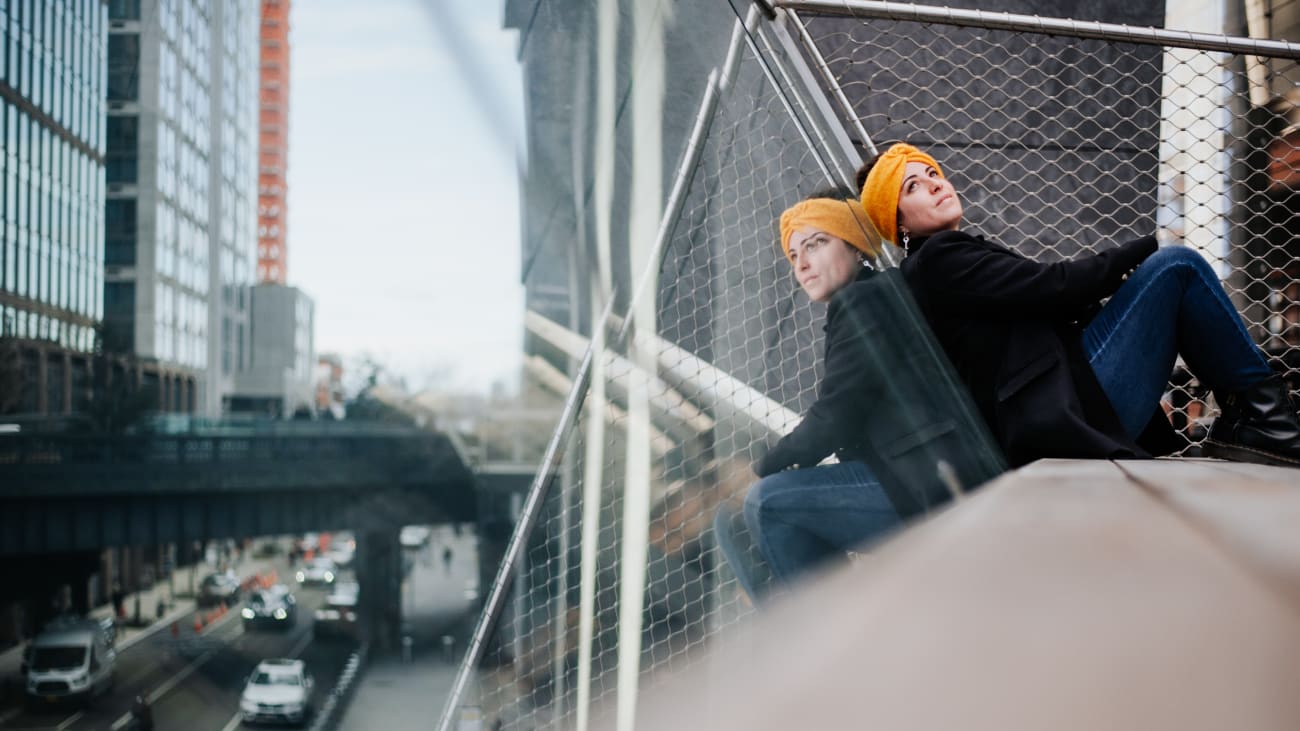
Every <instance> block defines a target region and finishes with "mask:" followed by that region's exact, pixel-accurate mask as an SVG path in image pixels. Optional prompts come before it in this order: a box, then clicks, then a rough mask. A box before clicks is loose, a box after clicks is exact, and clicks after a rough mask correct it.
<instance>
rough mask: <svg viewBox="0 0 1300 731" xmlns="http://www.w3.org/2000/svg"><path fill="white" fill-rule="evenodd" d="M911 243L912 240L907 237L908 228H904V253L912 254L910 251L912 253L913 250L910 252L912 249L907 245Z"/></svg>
mask: <svg viewBox="0 0 1300 731" xmlns="http://www.w3.org/2000/svg"><path fill="white" fill-rule="evenodd" d="M910 243H912V240H911V239H909V238H908V237H907V230H906V229H904V230H903V253H904V254H910V253H912V252H910V251H908V250H907V245H908V244H910Z"/></svg>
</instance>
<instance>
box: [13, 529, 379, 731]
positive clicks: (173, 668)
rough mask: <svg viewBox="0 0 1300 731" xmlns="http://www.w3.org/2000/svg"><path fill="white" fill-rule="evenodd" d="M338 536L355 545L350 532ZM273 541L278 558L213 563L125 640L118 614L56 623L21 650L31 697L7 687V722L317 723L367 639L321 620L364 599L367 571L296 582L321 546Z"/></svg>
mask: <svg viewBox="0 0 1300 731" xmlns="http://www.w3.org/2000/svg"><path fill="white" fill-rule="evenodd" d="M316 540H319V537H317V538H316ZM336 541H338V542H339V543H340V544H342V543H344V542H346V544H347V552H348V553H350V552H351V551H352V550H353V549H354V548H355V542H354V541H353V540H352V539H351V537H350V536H347V535H342V536H338V537H337V538H336ZM272 543H273V545H274V549H273V551H272V550H268V551H267V552H268V553H273V555H271V556H269V557H263V558H252V557H248V558H243V560H238V561H237V562H232V564H231V565H229V566H228V567H227V566H222V567H221V570H220V571H218V570H216V568H215V567H209V568H212V569H213V570H212V571H210V572H209V573H207V574H206V577H205V578H204V579H202V580H201V581H199V582H197V587H196V591H195V595H194V596H193V597H192V598H189V599H186V598H181V599H180V600H179V601H177V603H176V611H173V612H171V613H170V614H167V615H164V616H163V618H162V619H160V620H158V621H155V622H154V623H153V624H151V625H149V626H146V627H143V628H138V631H135V632H132V633H130V636H129V638H127V639H117V638H116V637H115V636H114V635H115V634H116V632H115V624H114V623H113V621H112V620H111V618H109V619H104V620H95V619H87V618H71V619H66V620H64V619H61V620H59V621H56V622H52V623H50V625H47V627H46V628H44V629H43V630H42V632H41V633H40V634H39V635H38V636H37V637H36V638H34V639H33V640H32V641H31V642H30V643H28V645H27V646H26V647H24V649H23V657H22V664H21V666H20V667H19V669H18V673H19V675H20V676H21V683H22V687H23V691H24V692H23V693H22V694H21V696H18V695H16V694H14V693H7V694H5V696H4V699H5V703H6V705H5V706H3V707H0V728H2V729H6V730H9V729H28V730H31V731H36V730H37V729H42V730H46V729H48V730H53V731H81V730H84V731H90V730H91V729H95V730H100V729H108V730H109V731H130V730H131V729H149V728H161V729H194V730H195V731H204V730H211V731H229V730H230V729H234V728H238V727H240V726H241V725H242V724H245V723H246V721H256V722H257V724H258V725H266V724H269V723H276V722H283V723H293V724H301V723H304V722H308V721H310V719H311V718H312V714H313V713H314V711H315V710H316V709H317V708H318V707H319V706H320V704H321V703H322V701H323V696H324V695H325V694H328V692H329V690H330V688H332V687H333V683H334V682H335V680H336V679H337V678H338V676H339V674H340V672H341V670H342V669H343V667H344V665H345V664H346V663H347V661H348V658H349V656H350V655H351V654H352V653H354V652H355V651H356V649H357V646H358V641H359V638H358V636H357V633H355V632H352V631H328V632H325V633H321V632H318V631H315V630H316V628H315V627H314V624H315V621H316V620H317V619H318V618H319V617H320V616H321V612H322V611H331V610H330V609H328V607H329V606H331V605H330V604H329V603H328V602H327V599H328V598H330V597H331V595H334V594H336V590H337V589H339V588H342V589H343V590H344V591H345V592H348V591H352V592H354V594H353V595H354V596H355V589H356V587H357V586H358V583H357V578H356V576H355V574H354V573H353V570H352V569H351V568H343V567H339V566H337V565H335V567H334V571H333V575H332V576H331V578H330V579H329V581H328V582H325V581H320V582H300V581H297V580H296V578H297V576H296V574H297V573H298V570H299V569H300V568H303V567H305V566H307V565H309V564H308V562H309V561H314V560H315V559H314V557H313V555H314V554H315V552H316V550H318V549H313V548H308V549H305V550H304V549H303V547H302V540H301V539H297V540H294V541H290V540H288V539H274V540H273V541H272ZM342 550H343V549H342V548H341V547H340V548H338V549H336V550H335V552H334V555H335V557H336V558H338V557H340V556H341V555H342ZM309 557H311V558H309ZM199 574H200V575H203V572H202V571H201V570H200V571H199ZM322 578H323V577H322ZM182 597H183V595H182ZM335 598H337V597H335ZM160 609H161V607H160ZM355 612H356V608H355V607H353V608H352V610H350V611H349V614H350V616H351V617H352V618H353V620H355V618H356V614H355ZM124 634H125V631H124ZM82 638H85V639H84V640H83V639H82ZM83 642H84V644H83ZM6 680H7V682H12V679H10V678H7V679H6Z"/></svg>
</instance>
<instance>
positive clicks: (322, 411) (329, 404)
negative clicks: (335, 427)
mask: <svg viewBox="0 0 1300 731" xmlns="http://www.w3.org/2000/svg"><path fill="white" fill-rule="evenodd" d="M346 401H347V394H346V393H345V392H344V390H343V359H342V358H340V357H339V356H338V355H337V354H335V353H321V354H320V356H319V357H317V358H316V413H317V414H319V415H320V417H321V418H323V419H342V418H343V417H344V416H345V415H346V414H347V409H346V405H345V404H346Z"/></svg>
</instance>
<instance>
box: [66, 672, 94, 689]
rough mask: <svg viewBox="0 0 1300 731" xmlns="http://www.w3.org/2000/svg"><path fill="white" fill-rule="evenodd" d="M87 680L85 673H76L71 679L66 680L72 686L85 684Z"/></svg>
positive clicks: (78, 686) (76, 686) (88, 680)
mask: <svg viewBox="0 0 1300 731" xmlns="http://www.w3.org/2000/svg"><path fill="white" fill-rule="evenodd" d="M89 682H90V678H89V677H88V676H86V675H85V674H82V675H78V676H76V677H75V678H72V679H71V680H69V681H68V685H71V686H72V687H73V688H80V687H81V686H83V685H85V684H86V683H89Z"/></svg>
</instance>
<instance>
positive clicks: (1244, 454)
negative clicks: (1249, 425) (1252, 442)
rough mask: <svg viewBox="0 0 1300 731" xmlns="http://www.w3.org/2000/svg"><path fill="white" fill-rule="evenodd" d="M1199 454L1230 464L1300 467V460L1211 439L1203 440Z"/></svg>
mask: <svg viewBox="0 0 1300 731" xmlns="http://www.w3.org/2000/svg"><path fill="white" fill-rule="evenodd" d="M1201 452H1202V454H1204V455H1205V456H1206V457H1217V458H1219V459H1226V460H1229V461H1232V462H1251V463H1253V464H1264V465H1271V466H1274V467H1300V459H1291V458H1290V457H1283V456H1281V455H1277V454H1273V453H1272V452H1265V451H1264V450H1262V449H1253V448H1251V447H1243V446H1242V445H1240V444H1225V443H1224V442H1219V441H1215V440H1213V439H1206V440H1205V443H1204V444H1202V445H1201Z"/></svg>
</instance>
